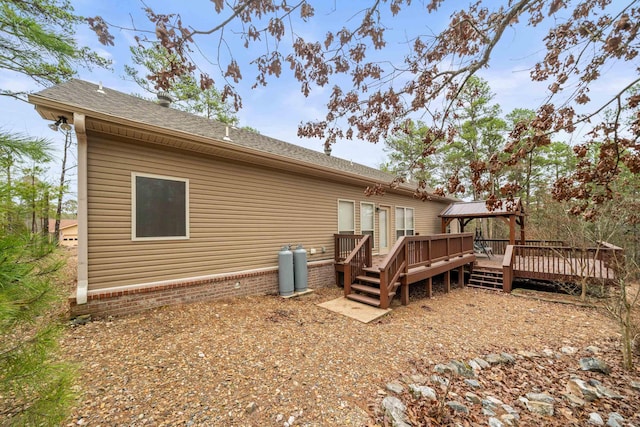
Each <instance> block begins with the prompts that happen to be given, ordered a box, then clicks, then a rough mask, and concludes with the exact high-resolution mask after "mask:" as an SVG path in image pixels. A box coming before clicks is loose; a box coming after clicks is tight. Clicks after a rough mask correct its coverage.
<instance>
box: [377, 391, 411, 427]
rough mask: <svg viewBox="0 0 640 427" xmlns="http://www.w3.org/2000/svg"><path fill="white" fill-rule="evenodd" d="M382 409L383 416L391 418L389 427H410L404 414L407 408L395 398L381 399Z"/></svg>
mask: <svg viewBox="0 0 640 427" xmlns="http://www.w3.org/2000/svg"><path fill="white" fill-rule="evenodd" d="M382 408H383V409H384V412H385V414H387V416H388V417H389V418H391V425H392V426H393V427H411V426H410V424H408V423H407V415H406V414H405V411H406V410H407V407H406V406H405V405H404V403H402V401H401V400H400V399H398V398H397V397H395V396H387V397H385V398H384V399H382Z"/></svg>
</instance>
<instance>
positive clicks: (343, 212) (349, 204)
mask: <svg viewBox="0 0 640 427" xmlns="http://www.w3.org/2000/svg"><path fill="white" fill-rule="evenodd" d="M338 233H340V234H356V209H355V202H353V201H351V200H338Z"/></svg>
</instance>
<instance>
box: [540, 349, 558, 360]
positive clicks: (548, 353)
mask: <svg viewBox="0 0 640 427" xmlns="http://www.w3.org/2000/svg"><path fill="white" fill-rule="evenodd" d="M542 354H544V355H545V356H546V357H549V358H551V357H556V352H555V351H553V350H551V349H550V348H545V349H544V350H542Z"/></svg>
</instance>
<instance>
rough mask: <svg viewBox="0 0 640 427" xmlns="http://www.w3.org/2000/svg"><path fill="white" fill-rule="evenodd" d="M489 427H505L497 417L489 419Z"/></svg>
mask: <svg viewBox="0 0 640 427" xmlns="http://www.w3.org/2000/svg"><path fill="white" fill-rule="evenodd" d="M489 427H504V424H503V423H502V421H500V420H499V419H497V418H495V417H490V418H489Z"/></svg>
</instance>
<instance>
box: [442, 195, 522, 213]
mask: <svg viewBox="0 0 640 427" xmlns="http://www.w3.org/2000/svg"><path fill="white" fill-rule="evenodd" d="M511 215H516V216H522V215H524V212H523V211H522V203H521V202H520V198H519V197H516V198H514V199H513V200H507V199H502V206H500V207H496V208H495V209H494V210H491V211H490V210H489V209H487V203H486V201H484V200H479V201H475V202H457V203H451V204H450V205H449V206H447V208H446V209H445V210H443V211H442V212H441V213H440V215H439V216H440V217H442V218H492V217H498V216H511Z"/></svg>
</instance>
